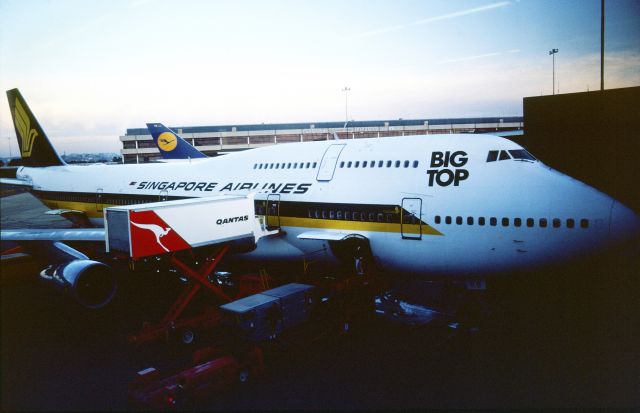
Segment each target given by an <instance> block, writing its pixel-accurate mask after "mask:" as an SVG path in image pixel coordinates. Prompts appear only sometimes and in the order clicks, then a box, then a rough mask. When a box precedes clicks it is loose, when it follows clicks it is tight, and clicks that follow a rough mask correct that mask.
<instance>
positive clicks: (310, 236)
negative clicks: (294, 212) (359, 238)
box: [298, 231, 351, 241]
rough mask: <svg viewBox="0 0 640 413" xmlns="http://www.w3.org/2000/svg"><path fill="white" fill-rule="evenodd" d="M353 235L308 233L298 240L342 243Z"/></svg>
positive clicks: (337, 232)
mask: <svg viewBox="0 0 640 413" xmlns="http://www.w3.org/2000/svg"><path fill="white" fill-rule="evenodd" d="M350 234H351V233H347V232H340V231H307V232H303V233H302V234H299V235H298V239H315V240H323V241H342V240H343V239H345V238H346V237H347V236H348V235H350Z"/></svg>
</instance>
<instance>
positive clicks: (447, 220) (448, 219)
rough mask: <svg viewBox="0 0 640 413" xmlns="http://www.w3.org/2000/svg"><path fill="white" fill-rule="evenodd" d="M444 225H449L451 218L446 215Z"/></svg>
mask: <svg viewBox="0 0 640 413" xmlns="http://www.w3.org/2000/svg"><path fill="white" fill-rule="evenodd" d="M444 223H445V224H447V225H449V224H451V217H450V216H448V215H447V216H446V217H444Z"/></svg>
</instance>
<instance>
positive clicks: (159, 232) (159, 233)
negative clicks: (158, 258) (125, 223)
mask: <svg viewBox="0 0 640 413" xmlns="http://www.w3.org/2000/svg"><path fill="white" fill-rule="evenodd" d="M131 223H132V224H133V225H135V226H136V227H138V228H141V229H146V230H149V231H151V232H153V235H155V236H156V241H157V242H158V245H160V246H161V247H162V249H163V250H165V251H166V252H169V249H168V248H167V247H165V246H164V245H162V242H160V238H162V237H164V236H165V235H167V234H168V233H169V231H171V228H162V227H161V226H160V225H156V224H137V223H135V222H133V221H131Z"/></svg>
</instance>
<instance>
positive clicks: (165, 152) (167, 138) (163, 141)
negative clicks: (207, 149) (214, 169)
mask: <svg viewBox="0 0 640 413" xmlns="http://www.w3.org/2000/svg"><path fill="white" fill-rule="evenodd" d="M147 129H149V133H151V137H152V138H153V141H154V142H155V144H156V146H157V147H158V149H159V150H160V154H161V155H162V157H163V158H164V159H189V158H190V159H196V158H206V157H207V155H205V154H203V153H202V152H200V151H199V150H197V149H196V148H194V147H193V146H192V145H191V144H190V143H189V142H187V141H185V140H184V139H182V138H181V137H180V136H178V134H177V133H175V132H174V131H172V130H171V129H169V128H167V127H166V126H164V125H163V124H162V123H147Z"/></svg>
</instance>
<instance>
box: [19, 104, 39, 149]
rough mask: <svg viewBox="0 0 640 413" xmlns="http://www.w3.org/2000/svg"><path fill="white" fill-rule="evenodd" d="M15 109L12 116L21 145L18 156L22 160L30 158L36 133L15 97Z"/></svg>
mask: <svg viewBox="0 0 640 413" xmlns="http://www.w3.org/2000/svg"><path fill="white" fill-rule="evenodd" d="M15 108H16V109H15V111H14V114H13V116H14V119H15V124H16V130H17V131H18V133H19V134H20V139H21V140H22V145H20V154H21V155H22V157H23V158H28V157H30V156H31V150H32V149H33V143H34V142H35V140H36V137H37V136H38V132H37V131H36V130H35V129H34V128H32V127H31V119H29V115H27V111H26V110H24V107H22V103H20V99H18V98H17V97H16V100H15Z"/></svg>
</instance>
